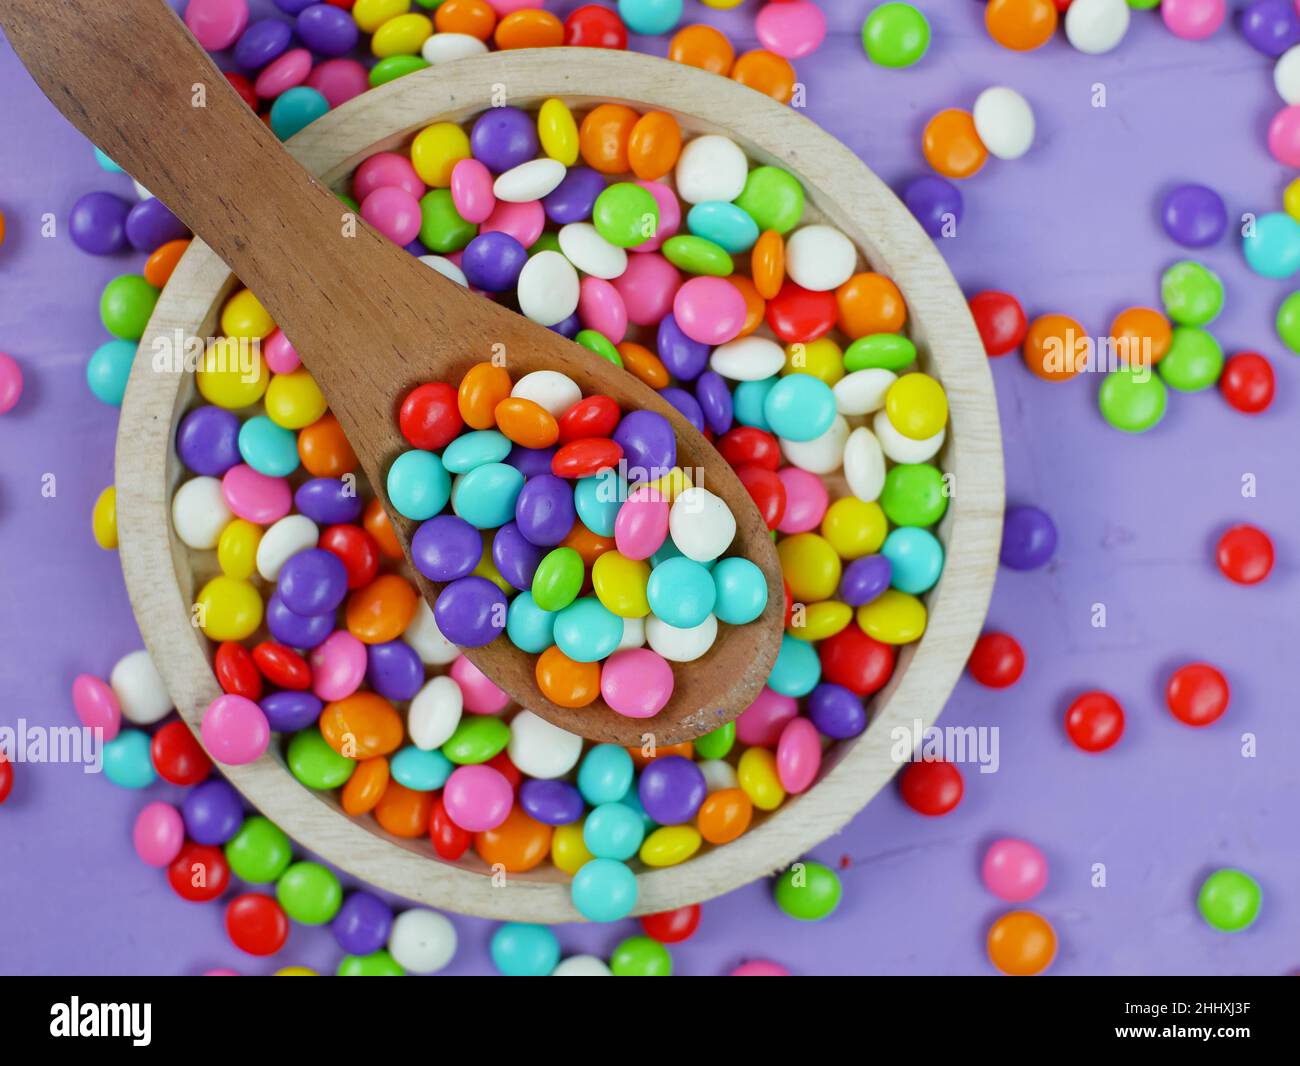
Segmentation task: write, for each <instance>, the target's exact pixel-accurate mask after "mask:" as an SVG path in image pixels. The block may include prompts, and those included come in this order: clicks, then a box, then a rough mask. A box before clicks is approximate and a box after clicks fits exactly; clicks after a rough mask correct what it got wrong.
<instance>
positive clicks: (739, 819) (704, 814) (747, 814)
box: [695, 788, 754, 844]
mask: <svg viewBox="0 0 1300 1066" xmlns="http://www.w3.org/2000/svg"><path fill="white" fill-rule="evenodd" d="M753 816H754V804H753V802H752V801H751V800H750V798H749V797H748V796H746V795H745V793H744V792H742V791H741V790H740V789H738V788H722V789H719V790H718V791H717V792H710V793H709V795H708V796H707V797H706V798H705V800H704V802H703V803H701V804H700V810H699V813H698V814H697V815H696V821H695V824H696V825H697V826H698V827H699V830H700V836H702V837H703V838H704V839H705V840H707V841H708V842H709V843H710V844H729V843H731V841H733V840H735V839H736V837H738V836H740V835H741V834H742V833H743V832H744V831H745V830H746V829H748V828H749V820H750V819H751V818H752V817H753Z"/></svg>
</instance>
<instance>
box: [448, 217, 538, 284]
mask: <svg viewBox="0 0 1300 1066" xmlns="http://www.w3.org/2000/svg"><path fill="white" fill-rule="evenodd" d="M526 262H528V250H527V249H526V248H525V247H524V246H523V245H522V244H520V243H519V242H518V241H517V240H515V239H514V238H513V237H512V236H510V234H508V233H501V232H499V231H496V230H494V231H493V232H491V233H481V234H479V236H477V237H475V238H474V239H473V240H472V241H470V242H469V244H468V245H467V246H466V248H465V251H464V253H463V254H462V256H461V260H460V268H461V270H463V271H464V272H465V277H466V278H467V279H468V281H469V283H470V284H471V285H473V286H474V288H476V289H483V290H484V291H485V292H505V290H506V289H512V288H514V286H515V282H517V281H518V280H519V273H520V271H522V270H523V269H524V264H525V263H526Z"/></svg>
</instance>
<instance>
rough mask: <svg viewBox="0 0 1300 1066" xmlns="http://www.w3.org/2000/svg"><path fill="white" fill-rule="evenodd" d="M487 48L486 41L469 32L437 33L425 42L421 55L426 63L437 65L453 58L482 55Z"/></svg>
mask: <svg viewBox="0 0 1300 1066" xmlns="http://www.w3.org/2000/svg"><path fill="white" fill-rule="evenodd" d="M487 50H488V46H487V44H486V43H485V42H483V41H480V40H479V39H478V38H477V37H474V36H471V35H470V34H468V33H435V34H434V35H433V36H432V37H430V38H428V39H427V40H426V41H425V42H424V46H423V47H422V48H421V49H420V55H421V56H422V57H423V58H424V61H425V62H426V63H430V64H432V65H433V66H437V65H438V64H439V63H449V62H451V61H452V60H453V59H466V58H468V57H469V56H477V55H482V54H483V53H484V52H486V51H487Z"/></svg>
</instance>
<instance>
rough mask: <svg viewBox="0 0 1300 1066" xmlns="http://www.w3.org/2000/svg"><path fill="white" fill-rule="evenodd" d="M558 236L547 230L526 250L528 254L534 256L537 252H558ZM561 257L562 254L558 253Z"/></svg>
mask: <svg viewBox="0 0 1300 1066" xmlns="http://www.w3.org/2000/svg"><path fill="white" fill-rule="evenodd" d="M559 251H560V235H559V234H558V233H556V232H555V231H554V230H549V229H548V230H547V231H546V232H544V233H543V234H542V235H541V236H540V237H538V238H537V240H535V241H534V242H533V243H532V244H531V245H530V246H529V248H528V254H529V255H530V256H531V255H536V254H537V253H538V252H559ZM560 254H561V255H563V254H564V253H563V252H560Z"/></svg>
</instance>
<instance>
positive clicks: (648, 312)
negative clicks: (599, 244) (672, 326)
mask: <svg viewBox="0 0 1300 1066" xmlns="http://www.w3.org/2000/svg"><path fill="white" fill-rule="evenodd" d="M681 284H682V276H681V274H679V273H678V272H677V268H676V267H675V266H673V265H672V263H670V262H668V260H667V259H665V258H664V257H663V256H662V255H660V254H659V253H658V252H633V253H632V254H631V255H629V256H628V257H627V269H626V270H624V271H623V273H622V274H620V275H619V276H618V277H616V278H615V279H614V280H613V285H614V288H616V289H617V290H618V293H619V295H620V296H622V297H623V306H624V307H625V308H626V309H627V320H628V321H629V322H631V323H632V324H633V325H636V326H657V325H658V324H659V321H660V320H661V319H662V318H663V317H664V315H666V314H668V312H669V311H671V310H672V309H673V297H675V296H676V295H677V290H678V289H679V288H681Z"/></svg>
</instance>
